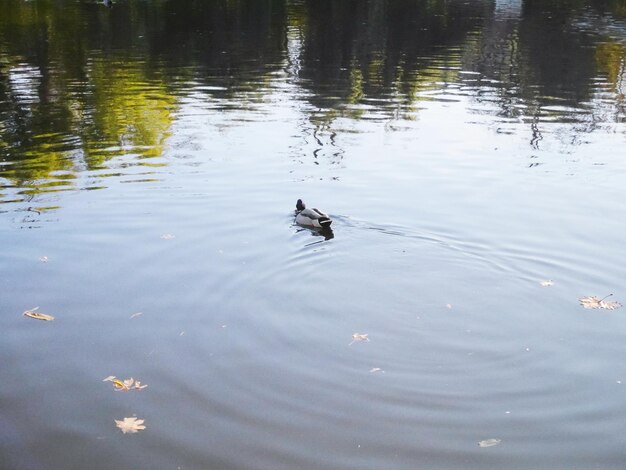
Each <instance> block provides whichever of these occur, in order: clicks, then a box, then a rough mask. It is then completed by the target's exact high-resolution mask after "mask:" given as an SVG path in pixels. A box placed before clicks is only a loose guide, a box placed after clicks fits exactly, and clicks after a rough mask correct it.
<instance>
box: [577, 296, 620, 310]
mask: <svg viewBox="0 0 626 470" xmlns="http://www.w3.org/2000/svg"><path fill="white" fill-rule="evenodd" d="M612 295H613V294H609V295H607V296H606V297H602V298H601V299H599V298H597V297H596V296H590V297H581V298H580V299H578V301H579V302H580V305H582V306H583V307H585V308H604V309H607V310H615V309H617V308H620V307H621V306H622V304H620V303H619V302H605V301H604V299H606V298H607V297H610V296H612Z"/></svg>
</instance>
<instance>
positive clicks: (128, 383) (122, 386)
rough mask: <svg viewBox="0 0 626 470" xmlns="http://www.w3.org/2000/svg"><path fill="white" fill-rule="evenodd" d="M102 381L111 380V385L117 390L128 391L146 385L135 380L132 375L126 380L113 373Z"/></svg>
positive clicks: (139, 388)
mask: <svg viewBox="0 0 626 470" xmlns="http://www.w3.org/2000/svg"><path fill="white" fill-rule="evenodd" d="M103 382H113V387H115V391H117V392H128V391H129V390H143V389H144V388H146V387H147V385H141V382H140V381H139V380H135V379H133V378H132V377H131V378H130V379H126V380H120V379H118V378H117V377H115V376H114V375H111V376H109V377H107V378H106V379H104V380H103Z"/></svg>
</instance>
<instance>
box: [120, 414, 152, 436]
mask: <svg viewBox="0 0 626 470" xmlns="http://www.w3.org/2000/svg"><path fill="white" fill-rule="evenodd" d="M144 421H145V420H143V419H137V418H136V417H134V416H133V417H132V418H124V419H123V420H122V421H120V420H117V419H116V420H115V425H116V426H117V427H118V428H120V429H121V430H122V432H123V433H124V434H127V433H131V434H132V433H135V432H139V431H141V430H143V429H146V427H145V426H144V425H143V422H144Z"/></svg>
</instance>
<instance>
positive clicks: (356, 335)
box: [350, 333, 370, 344]
mask: <svg viewBox="0 0 626 470" xmlns="http://www.w3.org/2000/svg"><path fill="white" fill-rule="evenodd" d="M367 336H368V334H367V333H354V334H353V335H352V342H351V343H350V344H352V343H354V342H355V341H369V340H370V339H369V338H368V337H367Z"/></svg>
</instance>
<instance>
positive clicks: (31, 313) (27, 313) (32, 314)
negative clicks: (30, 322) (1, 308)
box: [22, 307, 54, 321]
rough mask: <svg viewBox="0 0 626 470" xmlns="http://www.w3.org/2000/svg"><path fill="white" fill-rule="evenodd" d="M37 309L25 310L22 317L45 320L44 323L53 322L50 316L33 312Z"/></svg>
mask: <svg viewBox="0 0 626 470" xmlns="http://www.w3.org/2000/svg"><path fill="white" fill-rule="evenodd" d="M37 309H39V307H35V308H31V309H29V310H26V311H25V312H24V313H23V314H22V315H24V316H25V317H30V318H34V319H35V320H45V321H52V320H54V317H53V316H52V315H47V314H45V313H39V312H36V311H35V310H37Z"/></svg>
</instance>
